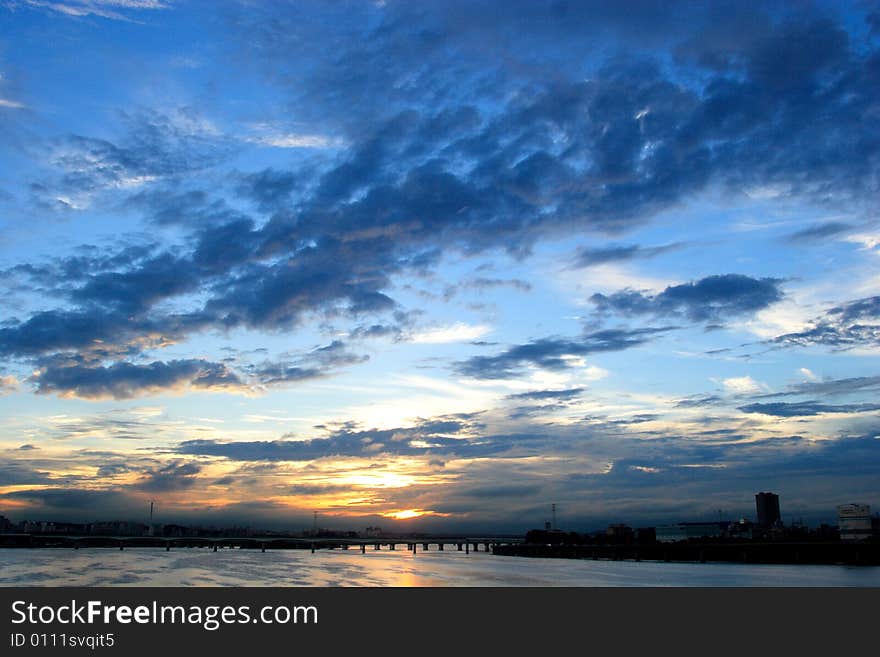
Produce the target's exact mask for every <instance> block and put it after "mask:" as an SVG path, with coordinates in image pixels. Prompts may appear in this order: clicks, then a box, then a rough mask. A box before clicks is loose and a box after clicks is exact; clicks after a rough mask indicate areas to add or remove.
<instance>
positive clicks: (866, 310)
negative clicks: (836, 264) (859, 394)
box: [770, 297, 880, 350]
mask: <svg viewBox="0 0 880 657" xmlns="http://www.w3.org/2000/svg"><path fill="white" fill-rule="evenodd" d="M878 318H880V297H867V298H864V299H857V300H854V301H850V302H847V303H845V304H842V305H840V306H836V307H834V308H831V309H830V310H828V311H827V312H826V313H825V315H823V316H821V317H818V318H816V319H814V320H813V322H812V325H811V326H810V328H808V329H805V330H803V331H797V332H794V333H786V334H784V335H780V336H777V337H776V338H773V339H772V340H771V341H770V342H771V343H773V344H777V345H781V346H786V347H808V346H814V345H821V346H826V347H832V348H834V349H840V350H846V349H852V348H855V347H859V346H867V345H876V344H880V326H877V324H876V323H875V321H876V320H877V319H878Z"/></svg>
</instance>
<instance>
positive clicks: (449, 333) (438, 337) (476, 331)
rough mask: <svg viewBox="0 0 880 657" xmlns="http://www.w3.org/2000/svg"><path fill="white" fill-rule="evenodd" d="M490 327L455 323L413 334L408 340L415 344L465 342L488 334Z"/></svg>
mask: <svg viewBox="0 0 880 657" xmlns="http://www.w3.org/2000/svg"><path fill="white" fill-rule="evenodd" d="M491 330H492V328H491V327H489V326H486V325H485V324H465V323H463V322H456V323H455V324H451V325H449V326H438V327H435V328H429V329H424V330H422V331H419V332H418V333H414V334H413V335H412V337H411V338H410V341H411V342H415V343H416V344H445V343H450V342H467V341H468V340H476V339H477V338H479V337H482V336H484V335H486V334H487V333H489V332H490V331H491Z"/></svg>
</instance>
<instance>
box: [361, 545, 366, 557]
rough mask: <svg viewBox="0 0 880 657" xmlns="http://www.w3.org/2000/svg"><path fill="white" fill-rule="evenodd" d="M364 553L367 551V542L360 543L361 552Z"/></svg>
mask: <svg viewBox="0 0 880 657" xmlns="http://www.w3.org/2000/svg"><path fill="white" fill-rule="evenodd" d="M366 553H367V544H366V543H361V554H366Z"/></svg>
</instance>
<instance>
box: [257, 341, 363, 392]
mask: <svg viewBox="0 0 880 657" xmlns="http://www.w3.org/2000/svg"><path fill="white" fill-rule="evenodd" d="M369 359H370V357H369V356H366V355H358V354H354V353H352V352H351V351H349V349H348V347H347V346H346V345H345V343H343V342H341V341H340V340H334V341H333V342H331V343H330V344H329V345H327V346H324V347H318V348H317V349H314V350H313V351H311V352H309V353H307V354H305V355H304V356H302V357H301V358H299V359H298V360H296V361H292V362H291V361H282V362H275V363H272V362H264V363H262V364H260V365H256V366H253V367H249V368H248V372H249V373H250V374H251V375H252V376H254V377H255V378H256V379H257V380H258V381H259V382H260V383H262V384H265V385H273V384H278V383H287V382H295V381H305V380H309V379H317V378H321V377H324V376H328V375H330V374H332V373H334V372H336V371H338V369H339V368H342V367H346V366H348V365H357V364H360V363H364V362H366V361H368V360H369Z"/></svg>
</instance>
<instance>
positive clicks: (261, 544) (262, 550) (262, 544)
mask: <svg viewBox="0 0 880 657" xmlns="http://www.w3.org/2000/svg"><path fill="white" fill-rule="evenodd" d="M265 551H266V544H265V543H260V552H265Z"/></svg>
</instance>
